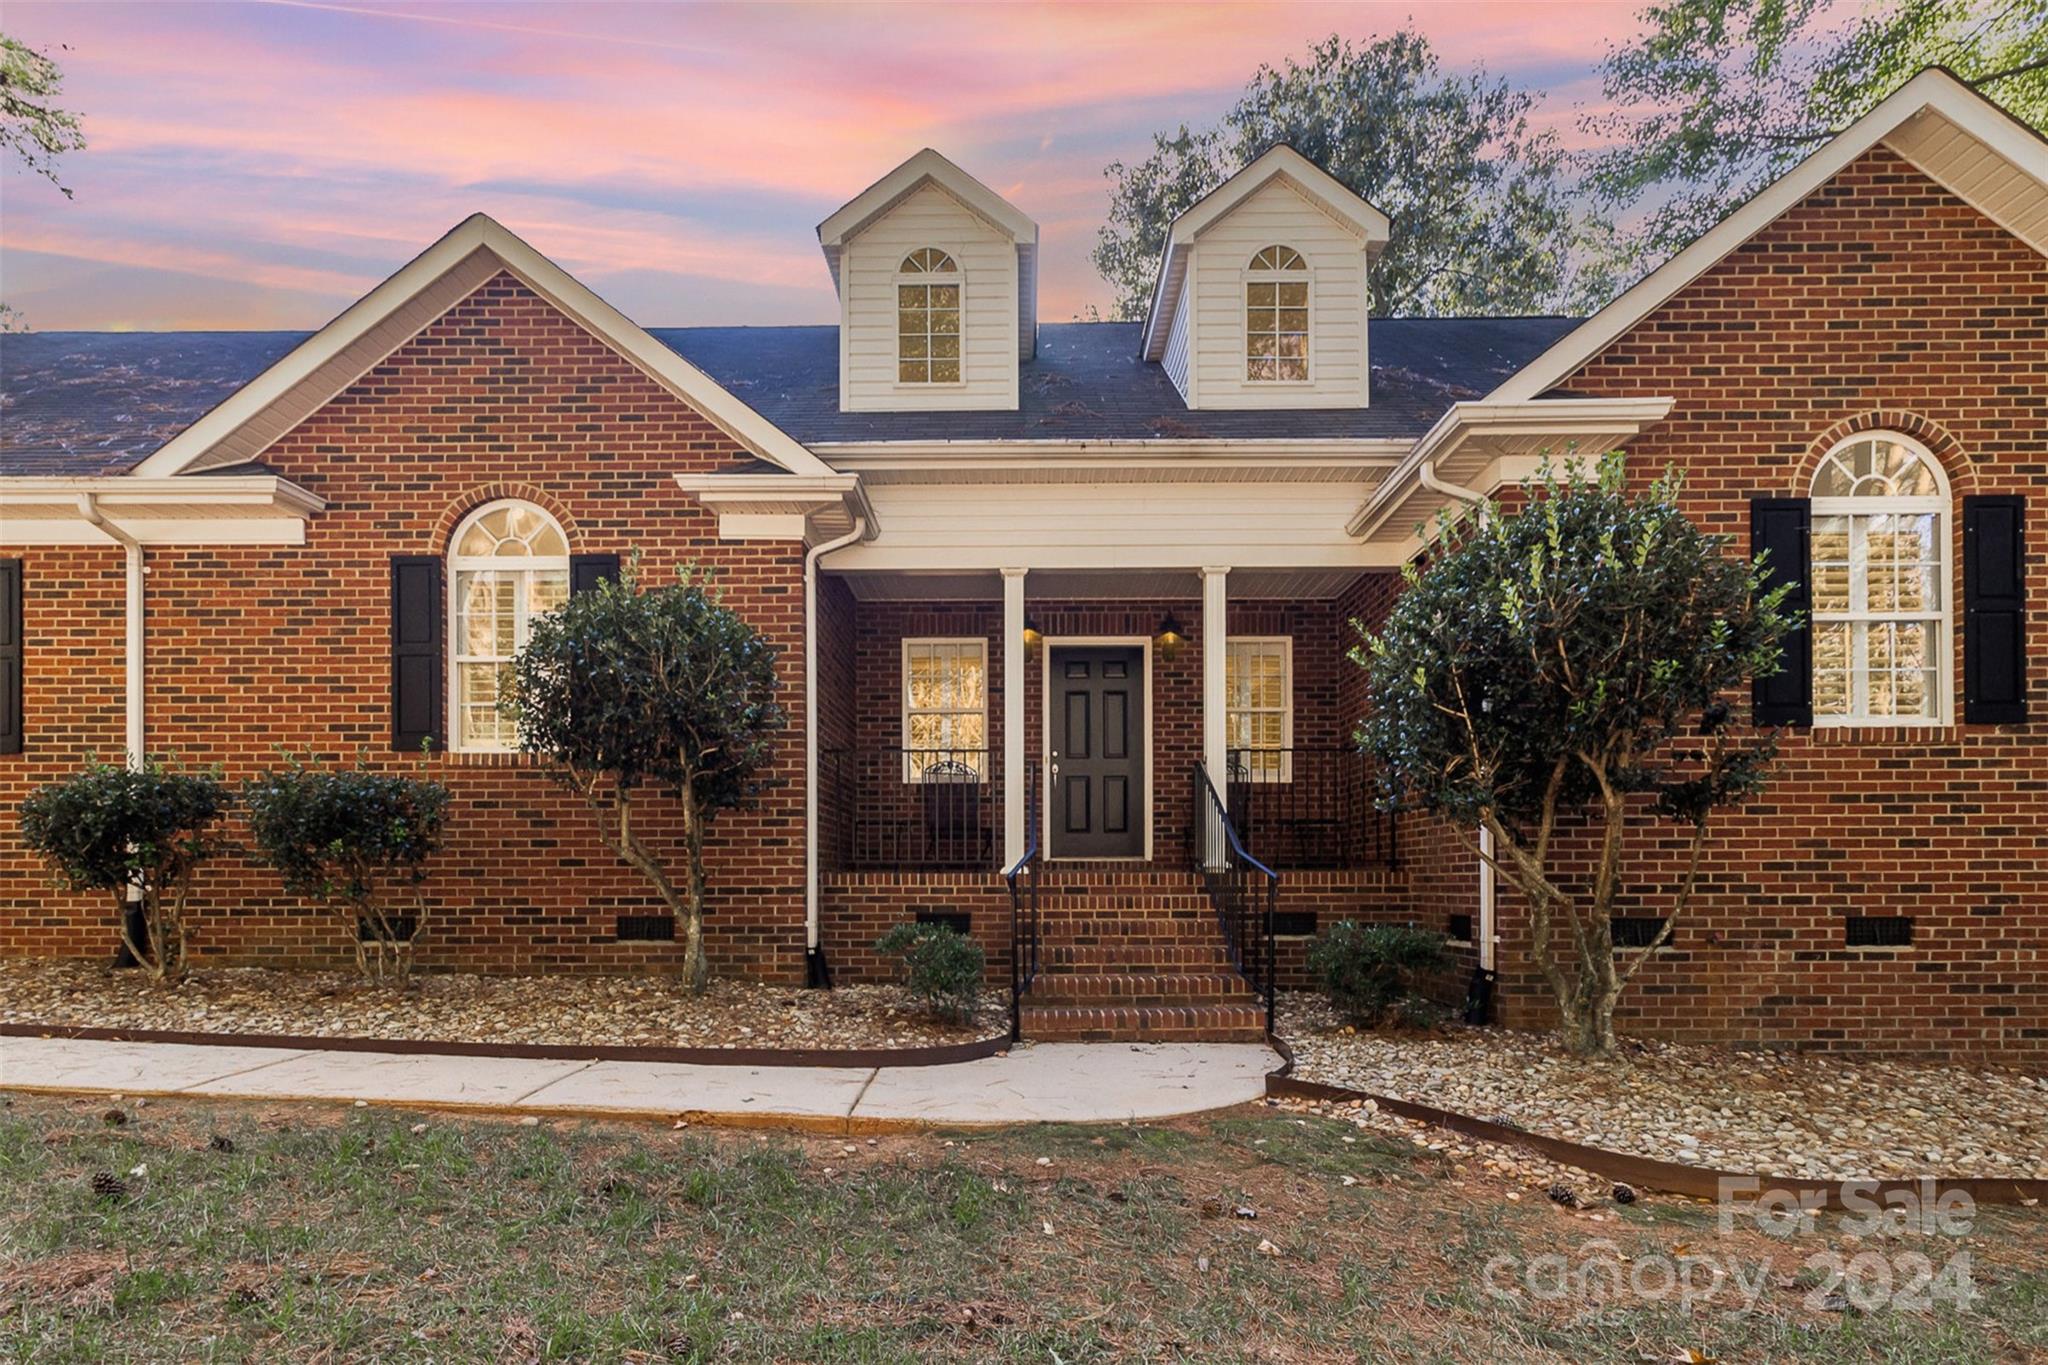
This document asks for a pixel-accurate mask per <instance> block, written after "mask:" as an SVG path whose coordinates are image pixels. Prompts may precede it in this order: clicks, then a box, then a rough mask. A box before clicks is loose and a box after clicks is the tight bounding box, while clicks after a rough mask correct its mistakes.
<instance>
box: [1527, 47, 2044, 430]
mask: <svg viewBox="0 0 2048 1365" xmlns="http://www.w3.org/2000/svg"><path fill="white" fill-rule="evenodd" d="M1880 143H1882V144H1884V145H1886V146H1888V147H1890V148H1891V149H1892V150H1893V151H1895V152H1897V153H1898V154H1899V155H1901V156H1903V157H1904V158H1906V160H1908V161H1910V162H1912V163H1913V164H1914V165H1915V166H1918V167H1919V168H1920V169H1921V170H1922V171H1924V172H1925V173H1926V174H1927V176H1928V177H1929V178H1930V179H1932V180H1934V181H1936V182H1938V183H1939V184H1941V185H1943V186H1944V187H1946V188H1947V189H1948V190H1949V191H1950V192H1952V193H1954V194H1955V195H1957V196H1958V197H1959V198H1961V199H1964V200H1966V201H1967V202H1969V203H1971V204H1973V205H1975V206H1976V208H1977V209H1978V210H1979V211H1980V212H1982V213H1983V214H1984V215H1985V216H1986V217H1988V218H1990V219H1991V220H1992V221H1994V222H1996V223H1998V224H1999V226H2001V227H2003V228H2005V229H2006V230H2007V231H2009V232H2011V233H2012V234H2013V235H2014V236H2016V237H2018V238H2019V239H2020V240H2021V241H2024V242H2026V243H2027V244H2028V245H2029V246H2031V247H2033V248H2034V249H2035V250H2037V251H2040V252H2042V253H2043V254H2048V140H2044V139H2043V138H2042V136H2041V134H2039V133H2038V132H2036V131H2034V130H2033V129H2031V128H2029V127H2027V125H2025V124H2024V123H2021V122H2020V121H2019V120H2018V119H2016V118H2014V117H2013V116H2012V115H2010V114H2008V113H2006V112H2005V110H2003V109H2001V108H1999V107H1998V106H1997V105H1996V104H1994V103H1992V102H1991V101H1990V100H1988V99H1986V98H1984V96H1982V95H1980V94H1978V93H1977V92H1976V91H1975V90H1973V89H1971V88H1970V87H1969V86H1968V85H1966V84H1964V83H1963V81H1962V80H1961V79H1960V78H1959V77H1957V76H1956V75H1955V74H1954V73H1953V72H1951V71H1948V70H1945V69H1943V68H1941V67H1929V68H1927V69H1926V70H1925V71H1922V72H1921V73H1920V74H1919V75H1917V76H1915V77H1913V79H1911V80H1909V81H1907V82H1906V83H1905V84H1904V85H1902V86H1900V87H1899V88H1898V89H1897V90H1895V91H1893V92H1892V93H1891V94H1890V95H1889V96H1887V97H1886V98H1885V99H1884V100H1883V101H1882V102H1881V103H1880V104H1878V106H1877V107H1876V108H1874V109H1872V110H1871V111H1870V112H1869V113H1867V114H1865V115H1864V116H1863V117H1862V118H1860V119H1857V120H1856V121H1855V122H1854V123H1852V124H1850V125H1849V126H1848V128H1846V129H1844V130H1843V131H1842V132H1841V133H1839V134H1837V135H1836V136H1835V137H1834V138H1832V139H1831V140H1830V141H1828V142H1827V143H1826V144H1824V145H1823V146H1822V147H1821V148H1820V149H1819V150H1818V151H1816V152H1814V153H1813V155H1811V156H1809V157H1807V158H1806V160H1804V161H1802V162H1800V163H1799V164H1798V165H1797V166H1795V167H1793V168H1792V169H1791V170H1790V171H1787V172H1786V173H1785V174H1784V175H1783V176H1781V177H1779V178H1778V179H1777V180H1775V181H1773V182H1772V183H1771V184H1770V185H1769V186H1768V187H1767V188H1766V189H1764V190H1763V192H1762V193H1760V194H1758V195H1757V196H1756V197H1755V198H1753V199H1751V200H1750V201H1749V202H1748V203H1746V204H1744V205H1743V206H1742V207H1741V208H1739V209H1737V210H1736V211H1735V212H1733V213H1731V214H1729V215H1728V216H1727V217H1726V218H1724V219H1722V220H1721V222H1720V223H1718V224H1717V225H1715V226H1714V227H1713V228H1712V229H1710V230H1709V231H1707V232H1706V233H1704V234H1703V235H1701V236H1700V237H1699V238H1697V239H1696V240H1695V241H1694V242H1693V243H1692V244H1691V245H1690V246H1688V247H1686V248H1685V249H1684V250H1683V251H1680V252H1679V253H1678V254H1677V255H1675V256H1673V257H1672V258H1671V259H1670V260H1668V261H1666V262H1665V263H1664V264H1663V265H1661V266H1659V267H1658V268H1657V269H1656V270H1653V271H1651V272H1650V273H1649V274H1648V275H1646V276H1644V277H1643V278H1642V279H1641V280H1639V281H1637V282H1636V284H1635V285H1633V286H1632V287H1630V288H1629V289H1628V290H1626V291H1624V292H1623V293H1622V294H1621V295H1620V296H1619V297H1617V298H1616V299H1615V300H1614V301H1613V302H1612V303H1610V304H1608V305H1607V306H1606V307H1605V308H1602V309H1601V310H1600V311H1599V312H1597V313H1595V314H1594V315H1593V316H1592V317H1590V318H1588V319H1586V321H1585V322H1584V323H1582V324H1581V325H1580V326H1578V327H1577V328H1575V329H1574V330H1573V331H1572V332H1571V333H1570V334H1569V335H1567V336H1565V337H1562V338H1561V339H1559V341H1558V342H1557V344H1556V345H1554V346H1552V347H1551V348H1550V349H1549V350H1547V351H1545V352H1544V353H1543V354H1542V355H1540V356H1538V357H1536V359H1535V360H1533V361H1531V362H1530V363H1529V364H1528V365H1527V366H1525V367H1523V368H1522V369H1521V370H1518V371H1517V372H1516V373H1515V374H1514V375H1512V376H1511V377H1510V378H1509V379H1508V380H1507V381H1506V382H1505V383H1503V384H1502V385H1501V386H1500V387H1499V388H1497V389H1495V390H1494V391H1493V392H1492V393H1491V394H1489V395H1488V401H1489V402H1516V401H1521V400H1525V399H1530V398H1539V397H1541V396H1543V395H1544V394H1545V393H1548V392H1549V391H1550V390H1552V389H1554V388H1556V387H1557V386H1558V385H1559V384H1562V383H1563V382H1564V381H1565V380H1566V379H1568V378H1570V377H1571V375H1572V372H1573V371H1575V370H1577V369H1578V368H1579V367H1580V366H1581V365H1583V364H1585V363H1586V362H1587V361H1589V360H1591V359H1592V358H1593V357H1595V356H1597V355H1598V354H1600V352H1601V351H1602V350H1604V349H1605V348H1606V347H1607V346H1608V345H1610V344H1611V343H1613V342H1614V341H1615V340H1616V339H1617V338H1619V337H1620V336H1622V334H1624V333H1625V332H1627V331H1628V330H1629V329H1630V328H1631V327H1634V326H1635V325H1636V324H1637V323H1639V322H1641V321H1642V320H1643V319H1644V318H1646V317H1648V316H1649V315H1650V314H1651V313H1653V312H1655V311H1656V310H1657V309H1658V308H1659V307H1661V306H1662V305H1663V304H1664V303H1665V302H1667V301H1668V300H1669V299H1670V298H1671V297H1672V296H1673V295H1675V294H1677V293H1678V292H1679V291H1680V290H1681V289H1683V288H1685V287H1686V286H1687V285H1689V284H1691V283H1692V282H1693V281H1694V280H1696V279H1698V278H1699V277H1700V276H1701V275H1703V274H1705V273H1706V272H1707V271H1708V270H1710V269H1712V268H1713V267H1714V266H1715V265H1717V264H1719V263H1720V262H1721V261H1722V260H1723V259H1724V258H1726V257H1727V256H1728V255H1729V254H1730V253H1732V252H1733V251H1735V250H1736V249H1737V248H1738V247H1740V246H1741V245H1742V244H1743V243H1744V242H1747V241H1748V240H1749V239H1750V238H1752V237H1754V236H1755V235H1756V234H1757V233H1759V232H1761V231H1762V230H1763V229H1764V228H1766V227H1768V226H1770V224H1772V223H1773V222H1775V221H1777V219H1778V218H1779V217H1780V216H1781V215H1783V214H1784V213H1785V212H1786V211H1787V210H1788V209H1790V208H1792V207H1793V206H1794V205H1796V204H1798V203H1799V202H1800V201H1801V200H1802V199H1804V198H1806V196H1807V195H1809V194H1812V193H1813V192H1814V191H1815V190H1817V189H1819V188H1820V187H1821V186H1822V185H1823V184H1825V183H1826V182H1827V181H1828V180H1829V178H1831V177H1832V176H1834V175H1835V174H1836V173H1838V172H1839V171H1841V170H1842V169H1843V167H1845V166H1847V165H1849V163H1850V162H1852V161H1854V160H1855V159H1856V158H1857V157H1859V156H1862V155H1863V154H1864V153H1865V152H1867V151H1869V150H1870V149H1871V148H1873V147H1875V146H1877V145H1879V144H1880Z"/></svg>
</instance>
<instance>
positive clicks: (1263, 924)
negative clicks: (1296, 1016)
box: [1188, 763, 1280, 1034]
mask: <svg viewBox="0 0 2048 1365" xmlns="http://www.w3.org/2000/svg"><path fill="white" fill-rule="evenodd" d="M1189 810H1190V812H1191V815H1190V818H1189V820H1188V858H1189V865H1190V866H1191V867H1193V869H1194V870H1195V872H1196V873H1197V874H1198V875H1199V876H1200V877H1201V879H1202V885H1203V887H1204V888H1205V889H1206V890H1207V891H1208V893H1209V904H1210V905H1212V906H1213V907H1215V910H1216V923H1217V926H1218V927H1219V928H1220V929H1221V930H1222V931H1223V942H1224V946H1225V947H1226V948H1227V949H1228V950H1229V952H1230V962H1231V965H1232V966H1234V967H1236V968H1237V971H1238V975H1240V976H1242V977H1243V978H1244V979H1245V981H1246V983H1247V984H1249V985H1250V986H1251V988H1252V990H1253V991H1255V992H1257V994H1258V996H1259V998H1260V999H1261V1000H1262V1001H1264V1002H1265V1006H1266V1032H1267V1033H1269V1034H1270V1033H1271V1032H1272V1031H1273V1004H1274V986H1275V984H1276V981H1277V978H1278V976H1279V949H1278V947H1277V945H1276V943H1275V939H1274V934H1273V915H1274V912H1275V911H1276V910H1277V909H1278V908H1279V904H1280V874H1279V873H1277V872H1275V871H1274V870H1273V869H1272V868H1270V867H1268V866H1266V865H1265V864H1264V863H1262V862H1260V861H1259V860H1258V859H1257V858H1254V857H1253V856H1252V855H1251V854H1250V853H1249V852H1247V851H1246V850H1245V846H1244V842H1243V840H1242V839H1240V838H1239V837H1238V832H1237V826H1236V824H1235V823H1233V822H1232V820H1231V818H1230V811H1229V810H1228V809H1227V808H1226V807H1225V806H1224V804H1223V799H1222V798H1221V797H1220V796H1218V795H1217V794H1216V786H1215V784H1214V783H1212V782H1211V781H1210V780H1209V774H1208V772H1207V771H1206V770H1205V769H1204V768H1203V767H1202V765H1201V764H1200V763H1197V764H1195V765H1194V799H1193V801H1191V802H1190V803H1189Z"/></svg>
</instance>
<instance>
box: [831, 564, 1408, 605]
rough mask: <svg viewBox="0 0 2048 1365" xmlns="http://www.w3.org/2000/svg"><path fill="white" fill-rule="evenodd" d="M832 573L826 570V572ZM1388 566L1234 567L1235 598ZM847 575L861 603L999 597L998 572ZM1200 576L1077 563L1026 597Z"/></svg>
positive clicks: (1088, 594)
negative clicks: (1082, 567)
mask: <svg viewBox="0 0 2048 1365" xmlns="http://www.w3.org/2000/svg"><path fill="white" fill-rule="evenodd" d="M827 572H828V574H829V572H830V571H829V570H828V571H827ZM1386 572H1390V571H1389V570H1385V569H1362V568H1306V569H1233V570H1232V571H1231V574H1230V588H1229V593H1230V599H1231V600H1232V601H1274V600H1287V601H1299V600H1303V599H1316V598H1327V597H1337V596H1340V595H1342V594H1343V592H1344V591H1345V590H1346V589H1347V588H1349V587H1351V586H1352V585H1353V584H1355V583H1356V582H1357V581H1358V580H1359V579H1360V578H1361V577H1363V576H1365V575H1366V574H1368V573H1386ZM830 576H832V577H835V578H840V579H843V580H845V582H846V585H847V587H848V588H850V589H852V591H853V595H854V598H855V600H857V601H861V602H928V601H934V602H1000V601H1001V600H1002V597H1003V579H1002V575H1001V574H998V573H941V572H916V571H901V572H881V571H874V572H853V573H840V574H831V575H830ZM1201 595H1202V577H1201V575H1200V573H1198V572H1197V571H1196V570H1194V569H1120V570H1117V571H1115V572H1113V573H1112V572H1088V571H1085V570H1074V569H1046V570H1042V571H1034V572H1032V573H1031V574H1030V576H1029V577H1027V578H1026V579H1025V580H1024V597H1025V601H1026V602H1030V601H1032V600H1034V599H1037V600H1045V599H1055V598H1056V599H1062V600H1082V601H1105V602H1115V601H1137V600H1155V601H1156V600H1157V599H1159V598H1172V597H1185V598H1190V599H1196V600H1199V599H1200V597H1201Z"/></svg>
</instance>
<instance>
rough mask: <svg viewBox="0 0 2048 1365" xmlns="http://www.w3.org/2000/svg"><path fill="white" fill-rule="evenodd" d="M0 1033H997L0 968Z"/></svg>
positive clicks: (613, 1037)
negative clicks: (7, 1028)
mask: <svg viewBox="0 0 2048 1365" xmlns="http://www.w3.org/2000/svg"><path fill="white" fill-rule="evenodd" d="M0 1022H5V1023H10V1024H57V1025H86V1026H91V1027H96V1028H133V1029H163V1030H176V1031H188V1032H198V1033H273V1034H292V1035H304V1036H310V1037H320V1038H385V1039H393V1040H405V1041H433V1042H451V1043H560V1044H570V1045H590V1046H641V1047H708V1048H757V1047H768V1048H903V1047H928V1046H933V1045H937V1044H946V1043H965V1042H972V1041H974V1040H976V1039H980V1038H991V1037H998V1036H1001V1035H1003V1034H1004V1033H1006V1032H1008V1029H1009V1016H1008V1013H1007V1006H1006V1004H1005V1001H1004V999H1003V998H1002V996H1001V995H1000V994H999V993H989V994H986V995H984V996H983V997H982V1001H981V1007H980V1009H979V1011H978V1012H977V1015H976V1017H975V1019H974V1020H973V1021H972V1022H971V1023H970V1024H968V1025H966V1026H955V1025H952V1024H947V1023H942V1022H939V1021H937V1020H935V1019H932V1018H930V1017H929V1016H927V1015H926V1014H925V1013H924V1011H923V1010H922V1009H921V1008H920V1007H919V1006H918V1005H917V1004H916V1002H915V1001H914V1000H912V998H911V996H910V994H909V993H908V992H907V991H905V990H903V989H902V988H901V987H898V986H840V987H838V988H836V989H834V990H829V991H825V990H797V989H794V988H791V987H787V986H764V985H760V984H758V983H754V982H746V981H725V980H714V981H713V982H712V983H711V988H710V990H709V991H707V992H706V993H705V994H704V995H703V996H701V997H693V996H691V995H690V994H689V992H688V991H686V990H685V989H684V988H683V985H682V983H681V982H680V981H678V980H676V979H675V978H673V977H659V976H631V977H626V976H472V975H468V974H464V973H439V972H421V973H419V974H417V975H416V976H415V977H414V978H413V983H412V987H411V989H410V990H407V991H399V990H396V989H393V988H392V987H389V986H379V985H370V984H366V983H364V982H363V981H362V980H361V979H360V978H358V977H357V976H355V975H354V974H353V973H348V972H287V971H272V970H269V969H267V968H260V967H209V968H201V969H198V970H195V971H194V972H193V973H192V974H191V976H190V977H189V978H188V979H187V980H186V981H185V982H183V983H182V984H181V985H179V986H177V987H175V988H173V989H170V990H160V989H157V988H155V987H153V986H151V985H150V984H149V981H148V979H147V978H146V977H145V976H144V975H143V974H142V973H141V972H137V971H120V972H117V971H111V970H109V969H108V968H106V967H104V966H101V965H98V964H95V963H88V962H61V961H49V960H37V961H22V960H16V961H5V962H0Z"/></svg>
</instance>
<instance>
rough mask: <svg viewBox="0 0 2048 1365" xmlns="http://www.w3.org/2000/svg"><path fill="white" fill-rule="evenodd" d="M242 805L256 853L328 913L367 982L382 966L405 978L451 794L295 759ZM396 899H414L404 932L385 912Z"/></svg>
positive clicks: (247, 789)
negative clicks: (424, 886) (429, 863)
mask: <svg viewBox="0 0 2048 1365" xmlns="http://www.w3.org/2000/svg"><path fill="white" fill-rule="evenodd" d="M242 799H243V801H244V802H245V803H246V804H247V806H248V809H249V832H250V835H251V837H252V838H253V839H254V841H255V845H256V852H257V856H258V857H259V858H261V859H262V861H263V862H264V863H265V864H267V865H268V866H270V867H272V868H275V869H276V870H277V872H278V874H279V875H280V876H281V877H282V878H283V879H284V886H285V889H286V890H287V891H290V892H291V893H292V894H294V895H298V896H304V897H306V898H307V899H309V900H312V901H315V902H318V903H319V904H321V905H323V906H326V907H327V908H328V909H329V910H331V911H332V912H333V913H334V915H335V917H336V918H337V919H338V920H339V921H340V922H341V926H342V929H343V931H344V932H345V933H346V934H347V935H348V941H349V943H350V944H351V945H352V946H353V947H354V949H355V953H356V965H357V966H358V967H359V968H361V969H362V971H363V972H364V974H365V975H370V976H382V975H383V974H384V971H385V968H386V965H387V963H388V964H390V965H391V966H392V967H393V968H394V969H395V971H396V974H397V975H398V976H399V977H400V978H401V979H403V978H404V977H405V976H406V975H407V974H408V973H409V972H410V970H411V966H412V957H413V949H414V947H415V945H417V944H418V942H419V939H420V937H421V935H422V934H423V933H424V932H425V929H426V923H427V906H426V898H425V896H424V895H423V894H422V893H421V889H420V888H421V883H423V882H424V881H425V880H426V875H427V872H426V863H427V859H428V857H429V856H430V855H431V854H433V853H434V852H435V851H436V850H437V849H438V848H439V847H440V846H441V836H442V833H443V830H444V828H445V826H446V823H447V818H448V789H447V788H446V787H444V786H442V785H441V784H440V783H438V782H429V781H426V780H424V779H422V778H415V777H407V776H405V775H403V774H399V773H377V772H369V771H365V770H363V769H360V768H358V769H353V770H349V769H342V770H332V771H330V770H323V769H320V768H313V767H308V766H306V765H305V764H303V763H300V762H298V761H296V760H294V761H293V762H291V763H290V764H289V765H288V766H287V767H286V768H284V769H283V770H282V771H273V772H266V773H263V774H262V775H260V776H258V777H255V778H253V779H251V780H250V781H249V782H247V783H245V784H244V785H243V788H242ZM394 886H395V888H397V889H396V891H394V889H393V888H394ZM395 894H404V895H406V896H407V897H408V898H409V900H410V902H411V905H412V908H413V912H414V914H413V923H412V925H411V927H410V931H409V932H404V933H401V932H400V931H399V926H398V925H397V923H396V921H395V919H394V917H393V915H392V905H391V899H392V897H393V896H394V895H395ZM363 926H367V930H368V935H369V937H368V940H367V942H366V941H365V939H364V936H363V928H362V927H363Z"/></svg>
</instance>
